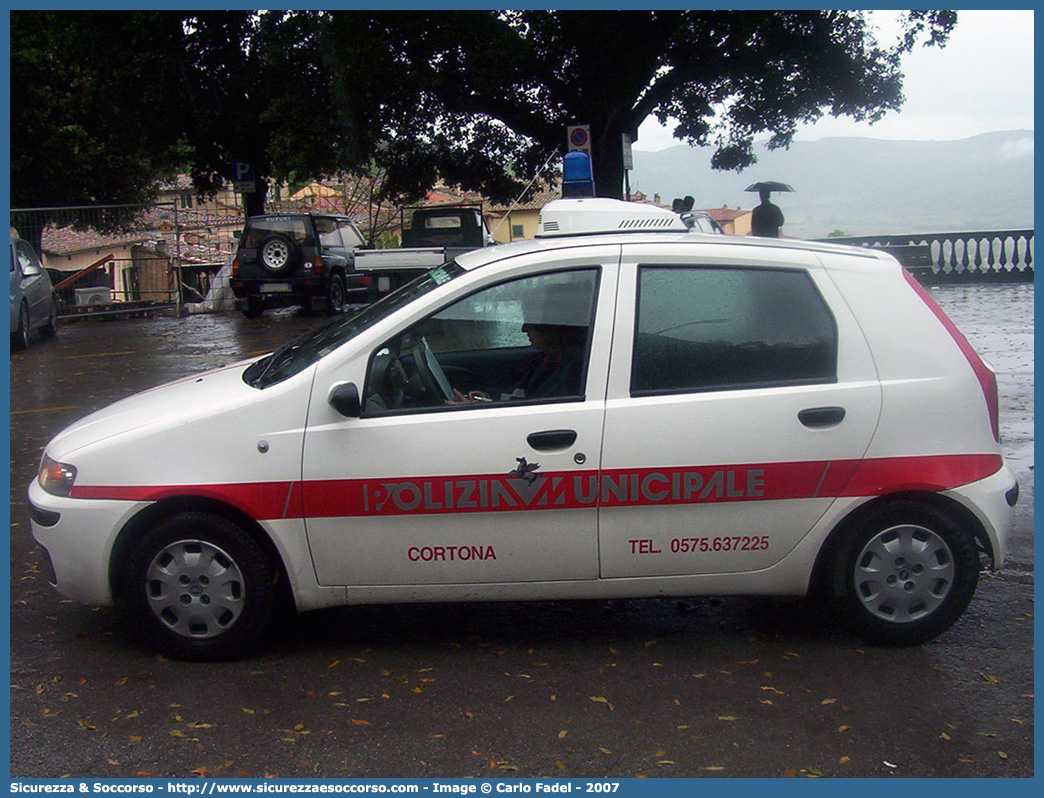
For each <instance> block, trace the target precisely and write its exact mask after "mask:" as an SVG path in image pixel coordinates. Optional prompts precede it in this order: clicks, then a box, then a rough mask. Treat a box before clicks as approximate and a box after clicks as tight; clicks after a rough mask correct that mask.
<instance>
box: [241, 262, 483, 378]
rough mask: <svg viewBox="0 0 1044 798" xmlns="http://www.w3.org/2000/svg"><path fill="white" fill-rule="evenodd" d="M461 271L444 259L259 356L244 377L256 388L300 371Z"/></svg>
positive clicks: (459, 267) (462, 270)
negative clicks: (348, 312)
mask: <svg viewBox="0 0 1044 798" xmlns="http://www.w3.org/2000/svg"><path fill="white" fill-rule="evenodd" d="M463 273H464V269H463V268H462V267H461V266H459V265H458V264H457V263H456V261H447V262H446V263H444V264H442V265H441V266H439V267H438V268H436V269H432V270H431V271H430V272H428V273H427V274H425V275H422V276H421V277H418V278H417V279H416V280H414V281H413V282H411V283H407V284H406V285H404V286H402V288H400V289H398V290H397V291H393V292H392V293H390V294H388V296H386V297H384V299H382V300H381V301H380V302H377V303H375V304H373V305H370V306H369V307H368V308H366V309H365V310H363V311H362V312H360V313H357V314H356V315H354V316H347V317H345V316H338V317H335V318H332V319H330V320H329V321H327V322H326V323H324V324H321V325H320V326H318V327H316V328H315V329H314V330H310V331H309V332H307V333H305V334H304V335H301V336H299V337H297V338H295V339H294V340H292V341H291V342H290V343H288V344H286V345H285V346H283V347H281V348H280V349H277V350H276V351H275V352H273V353H272V354H271V355H267V356H265V357H263V358H261V359H260V360H259V361H257V362H256V363H254V364H253V365H251V366H250V367H249V368H248V369H247V370H246V371H245V372H244V373H243V380H244V381H245V382H246V383H247V384H248V385H252V386H253V387H255V388H267V387H268V386H269V385H274V384H275V383H277V382H281V381H283V380H285V379H287V378H288V377H292V376H293V375H294V374H297V373H298V372H301V371H303V370H304V369H306V368H308V367H309V366H310V365H312V364H313V363H315V362H316V361H318V360H319V359H320V358H323V357H326V355H328V354H329V353H330V352H332V351H333V350H334V349H336V348H337V347H339V346H340V345H341V344H343V343H345V342H346V341H349V340H351V339H352V338H354V337H355V336H356V335H358V334H359V333H360V332H362V331H363V330H365V329H367V328H368V327H372V326H373V325H374V324H376V323H377V322H379V321H380V320H381V319H383V318H385V317H387V316H390V315H391V314H392V313H394V312H395V311H397V310H398V309H399V308H401V307H404V306H405V305H408V304H409V303H410V302H412V301H413V300H415V299H417V298H418V297H421V296H423V295H424V294H427V293H428V292H429V291H432V290H434V289H436V288H438V287H439V286H440V285H443V284H444V283H447V282H449V281H450V280H452V279H453V278H454V277H457V276H458V275H461V274H463Z"/></svg>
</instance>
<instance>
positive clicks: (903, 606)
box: [853, 524, 956, 624]
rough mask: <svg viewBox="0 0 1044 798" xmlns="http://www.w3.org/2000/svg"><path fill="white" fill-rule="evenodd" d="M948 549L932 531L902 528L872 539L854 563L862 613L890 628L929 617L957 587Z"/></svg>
mask: <svg viewBox="0 0 1044 798" xmlns="http://www.w3.org/2000/svg"><path fill="white" fill-rule="evenodd" d="M955 576H956V566H955V565H954V561H953V553H952V552H951V551H950V547H949V545H947V543H946V541H945V540H943V538H942V537H940V536H939V535H938V534H936V533H935V532H933V531H932V530H931V529H928V528H927V527H923V526H917V525H914V524H901V525H897V526H893V527H889V528H888V529H884V530H882V531H881V532H879V533H877V534H876V535H874V536H873V537H872V538H871V539H870V540H869V541H868V542H867V544H866V545H865V546H864V547H863V549H862V551H861V552H860V553H859V556H858V557H857V558H856V564H855V572H854V573H853V579H854V581H855V589H856V596H857V597H858V599H859V601H860V603H861V604H862V605H863V607H864V609H866V611H867V612H869V613H870V614H871V615H873V616H874V617H876V618H879V619H881V620H884V621H888V622H890V623H899V624H902V623H910V622H913V621H917V620H919V619H921V618H924V617H926V616H928V615H931V614H932V613H933V612H935V611H936V610H937V609H938V608H939V607H940V605H942V603H943V602H944V601H945V600H946V597H947V596H948V595H949V594H950V590H951V589H952V587H953V582H954V578H955Z"/></svg>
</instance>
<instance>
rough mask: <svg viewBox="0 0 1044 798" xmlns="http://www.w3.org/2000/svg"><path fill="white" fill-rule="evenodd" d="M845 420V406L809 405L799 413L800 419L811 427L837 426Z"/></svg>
mask: <svg viewBox="0 0 1044 798" xmlns="http://www.w3.org/2000/svg"><path fill="white" fill-rule="evenodd" d="M844 420H845V409H844V408H843V407H809V408H807V409H805V410H802V411H801V412H800V413H798V421H800V422H801V423H802V424H804V425H805V426H806V427H808V428H809V429H823V428H825V427H836V426H837V425H838V424H840V423H841V422H842V421H844Z"/></svg>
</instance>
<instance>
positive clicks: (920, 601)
mask: <svg viewBox="0 0 1044 798" xmlns="http://www.w3.org/2000/svg"><path fill="white" fill-rule="evenodd" d="M848 533H849V534H848V535H847V537H846V538H845V539H844V541H843V542H842V544H841V545H840V546H838V547H837V550H836V554H835V556H834V559H833V565H832V574H831V588H832V590H831V594H832V600H833V603H834V606H835V609H836V610H837V611H838V613H839V615H840V617H841V619H842V620H843V621H844V623H845V625H846V626H847V627H848V628H849V629H850V630H851V631H852V632H853V634H855V635H856V636H857V637H859V638H861V639H863V640H865V641H866V642H868V643H871V644H874V645H886V646H904V645H918V644H920V643H924V642H926V641H928V640H931V639H932V638H933V637H936V636H937V635H939V634H941V633H942V632H944V631H946V630H947V629H949V628H950V626H952V625H953V623H954V622H955V621H956V620H957V619H958V618H959V617H960V616H961V614H962V613H963V612H964V610H965V609H966V608H967V607H968V603H969V602H970V601H971V598H972V596H973V595H974V593H975V588H976V585H977V584H978V579H979V558H978V553H977V551H976V548H975V541H974V538H973V536H972V534H971V533H970V532H969V531H968V530H967V529H965V528H964V527H963V526H961V525H960V524H959V523H957V521H956V520H954V519H953V518H952V517H950V516H949V515H947V514H945V513H943V512H942V511H940V510H938V509H936V508H934V507H930V506H928V505H924V504H919V503H916V502H913V501H901V502H894V503H891V504H888V505H884V506H882V507H880V508H878V509H877V510H876V511H874V512H873V513H871V514H870V515H869V516H867V517H866V518H864V519H862V521H861V522H860V523H858V524H856V525H855V527H854V528H852V529H849V530H848Z"/></svg>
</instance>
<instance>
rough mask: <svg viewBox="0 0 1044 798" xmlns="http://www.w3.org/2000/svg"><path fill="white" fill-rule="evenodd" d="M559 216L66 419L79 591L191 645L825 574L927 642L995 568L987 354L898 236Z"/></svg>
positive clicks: (58, 503) (672, 219)
mask: <svg viewBox="0 0 1044 798" xmlns="http://www.w3.org/2000/svg"><path fill="white" fill-rule="evenodd" d="M592 230H598V231H603V232H602V233H601V234H591V235H585V234H584V233H586V232H588V231H592ZM606 230H613V231H620V232H612V233H608V234H606V233H605V232H604V231H606ZM540 232H541V238H540V239H538V240H535V241H529V242H520V243H516V244H510V245H504V246H498V247H493V248H488V249H482V250H477V251H475V252H471V253H468V254H465V255H462V256H460V257H459V258H458V259H457V260H456V261H451V262H448V263H446V264H444V265H443V266H441V267H439V268H437V269H435V270H434V271H432V272H430V273H429V274H428V275H426V276H424V277H422V278H420V279H418V280H417V281H415V282H413V283H411V284H410V285H408V286H406V287H404V288H403V289H401V290H400V291H398V292H396V293H395V294H393V295H391V296H389V297H387V298H386V299H384V300H383V301H381V302H380V303H378V304H376V305H373V306H372V307H370V308H369V309H367V310H366V311H364V312H362V313H361V314H359V315H357V316H354V317H351V318H338V319H333V320H331V321H330V322H328V323H327V324H325V325H323V326H321V327H319V328H318V329H316V330H315V331H314V332H313V333H311V334H308V335H306V336H304V337H302V338H300V339H298V340H296V341H294V342H292V343H290V344H289V345H288V346H286V347H284V348H283V349H281V350H279V351H277V352H275V353H274V354H272V355H268V356H266V357H262V358H260V359H254V360H252V361H249V362H244V363H239V364H237V365H233V366H229V367H227V368H224V369H219V370H217V371H212V372H209V373H206V374H202V375H200V376H198V377H193V378H191V379H186V380H182V381H180V382H176V383H173V384H170V385H166V386H164V387H161V388H157V389H155V390H152V391H149V392H146V393H143V394H140V395H138V396H135V397H132V398H129V399H126V400H124V401H121V402H118V403H116V404H114V405H112V406H111V407H109V408H107V409H105V410H102V411H100V412H97V413H94V414H93V415H90V416H88V417H87V418H85V419H83V420H82V421H80V422H78V423H77V424H74V425H73V426H71V427H69V428H68V429H66V430H65V431H63V432H62V433H61V434H59V435H58V436H57V437H56V438H55V439H54V440H53V441H51V442H50V444H49V445H48V446H47V449H46V452H45V454H44V457H43V460H42V463H41V466H40V472H39V476H38V478H37V479H36V480H35V481H34V482H33V483H32V485H31V487H30V489H29V497H30V502H31V513H32V526H33V534H34V536H35V537H36V539H37V541H39V543H40V544H42V546H43V547H44V548H45V549H46V550H47V552H48V553H49V557H50V562H51V564H52V566H53V581H54V584H55V586H56V587H57V589H58V590H59V591H61V592H62V593H64V594H65V595H67V596H71V597H74V598H77V599H80V600H83V601H87V602H94V603H98V604H110V603H114V602H115V603H118V604H119V605H121V606H123V607H124V608H125V609H126V610H127V611H128V612H129V613H130V615H131V616H132V617H133V618H134V619H135V620H136V621H137V622H138V623H140V624H141V626H142V628H143V629H144V630H145V631H146V632H147V633H148V634H149V635H150V636H151V637H152V638H153V640H154V641H155V643H156V644H157V645H158V646H159V647H160V648H161V649H162V650H164V651H166V652H168V653H170V654H173V655H176V656H183V657H197V658H213V657H223V656H230V655H234V654H237V653H241V652H243V651H244V650H246V649H247V648H248V647H249V646H250V645H251V644H253V643H255V642H256V641H257V640H258V639H259V638H260V637H261V635H262V634H263V632H264V631H265V629H266V626H267V625H268V624H269V621H270V619H271V618H272V616H273V613H274V610H275V609H276V605H277V603H278V602H280V601H291V602H292V603H293V605H294V606H295V607H296V609H297V610H309V609H314V608H318V607H327V606H331V605H338V604H350V603H376V602H399V601H449V600H481V599H549V598H582V597H597V598H607V597H626V596H664V595H687V596H692V595H706V594H747V595H750V594H767V595H791V596H799V595H803V594H806V592H808V591H810V590H811V589H813V588H821V589H822V595H823V596H824V599H825V600H827V601H829V602H831V603H832V604H833V606H834V607H835V608H836V610H837V611H838V612H839V614H840V616H841V617H842V618H843V619H844V620H845V621H846V622H847V624H848V625H849V626H850V628H851V629H852V630H853V631H854V632H855V633H856V634H858V635H859V636H861V637H863V638H865V639H866V640H868V641H871V642H875V643H882V644H913V643H919V642H922V641H925V640H928V639H930V638H931V637H933V636H934V635H937V634H939V633H940V632H942V631H943V630H945V629H947V628H948V627H949V626H950V625H951V624H952V623H953V622H954V621H955V620H956V619H957V618H958V617H959V616H960V614H961V613H962V612H963V611H964V609H965V608H966V606H967V605H968V602H969V601H970V599H971V597H972V594H973V592H974V590H975V587H976V582H977V579H978V574H979V570H980V555H982V556H984V557H985V558H986V559H988V560H989V562H990V564H991V565H992V567H994V568H998V567H1000V566H1001V564H1002V563H1003V562H1004V556H1005V547H1006V540H1007V537H1008V534H1009V529H1010V526H1011V522H1012V515H1013V506H1014V504H1015V501H1016V499H1017V493H1018V489H1017V485H1016V483H1015V480H1014V478H1013V476H1012V473H1011V471H1010V470H1009V469H1008V467H1007V466H1006V465H1005V463H1004V460H1003V458H1002V455H1001V447H1000V443H999V432H998V419H997V389H996V382H995V379H994V375H993V373H992V372H991V371H990V369H989V368H988V367H987V366H986V365H985V364H984V363H983V362H982V361H981V360H980V359H979V357H978V356H977V355H976V354H975V352H974V351H973V350H972V348H971V347H970V346H969V345H968V343H967V341H966V340H965V339H964V337H963V336H962V335H961V334H960V333H959V332H958V331H957V330H956V329H955V328H954V327H953V325H952V324H951V323H950V322H949V321H948V320H947V319H946V317H945V316H944V314H943V313H942V312H941V311H940V310H939V309H938V308H937V307H936V306H935V304H934V303H933V302H932V300H931V299H930V298H929V297H928V295H927V294H926V293H925V291H924V290H922V289H921V288H920V286H919V285H918V284H917V283H916V282H915V281H914V279H913V278H912V277H910V276H909V275H908V274H907V273H905V272H904V271H903V270H902V269H901V268H900V267H899V265H898V264H897V263H896V261H895V260H893V259H892V258H891V257H889V256H887V255H884V254H880V253H877V252H874V251H868V250H865V249H852V248H846V247H839V246H827V245H819V244H811V243H803V242H800V241H786V240H784V241H778V240H772V241H768V240H758V239H750V238H732V237H728V236H711V235H702V234H698V233H691V232H688V231H687V229H686V228H685V225H684V224H682V223H681V221H680V220H679V218H678V217H677V216H676V215H674V214H671V213H667V212H660V211H657V210H653V209H649V208H646V207H643V206H638V205H633V204H628V203H619V202H615V201H611V200H562V201H558V202H554V203H551V204H550V205H548V206H547V207H546V208H545V210H544V213H543V215H542V218H541V223H540Z"/></svg>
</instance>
